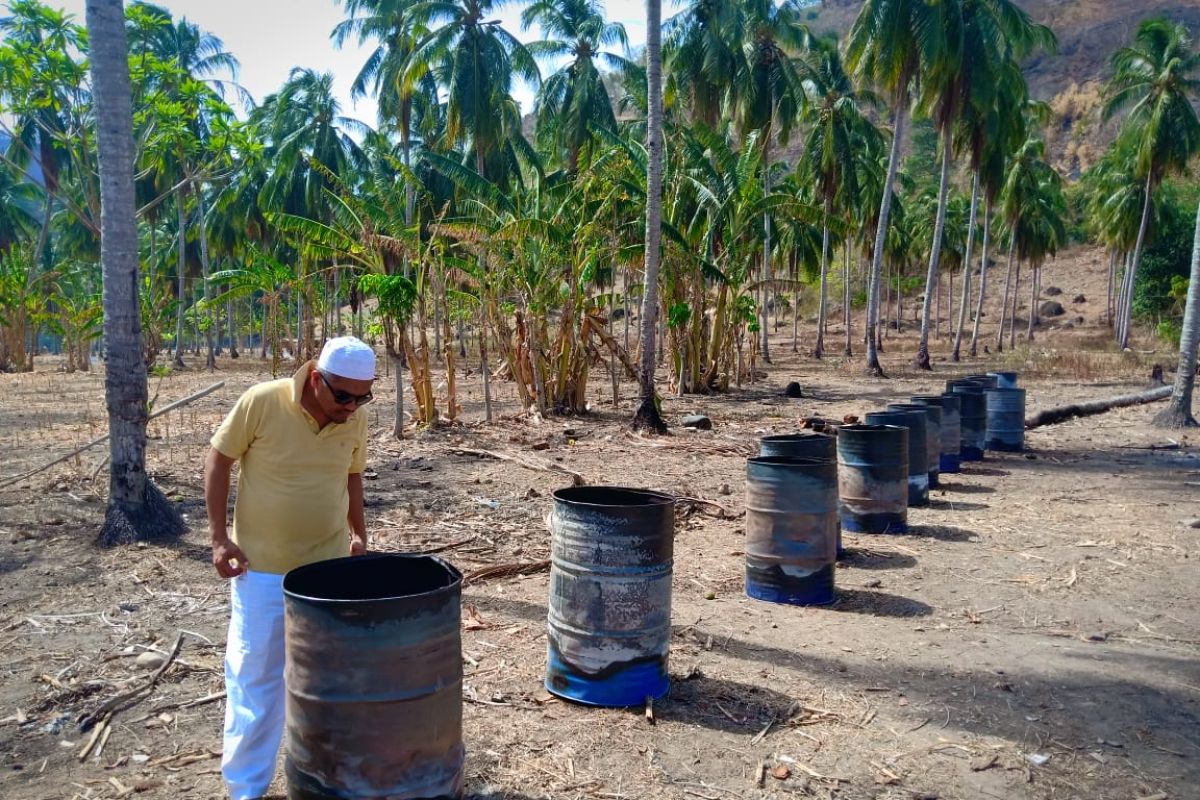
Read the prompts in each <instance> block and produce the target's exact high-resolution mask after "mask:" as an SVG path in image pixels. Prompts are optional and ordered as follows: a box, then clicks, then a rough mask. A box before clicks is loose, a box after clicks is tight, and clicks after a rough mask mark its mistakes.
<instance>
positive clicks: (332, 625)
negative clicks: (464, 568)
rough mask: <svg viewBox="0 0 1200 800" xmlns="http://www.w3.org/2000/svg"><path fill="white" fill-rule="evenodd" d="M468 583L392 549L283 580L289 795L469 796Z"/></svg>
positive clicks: (441, 566) (299, 799)
mask: <svg viewBox="0 0 1200 800" xmlns="http://www.w3.org/2000/svg"><path fill="white" fill-rule="evenodd" d="M461 582H462V576H461V575H460V574H459V572H458V570H456V569H455V568H454V567H452V566H450V565H449V564H448V563H446V562H445V561H442V560H441V559H438V558H433V557H431V556H406V555H399V554H391V553H380V554H371V555H366V556H358V557H351V558H338V559H333V560H331V561H321V562H317V563H314V564H309V565H307V566H304V567H300V568H298V569H294V570H292V571H291V572H289V573H288V574H287V575H286V576H284V579H283V591H284V598H285V600H284V608H285V610H284V629H285V632H286V640H287V645H286V654H287V655H286V681H287V767H286V771H287V778H288V797H289V798H290V800H327V799H328V798H355V800H358V799H359V798H381V799H382V798H387V800H417V799H418V798H420V799H422V800H428V799H432V798H457V797H460V796H461V795H462V789H463V755H464V749H463V739H462V642H461V638H460V633H459V631H460V625H461V622H460V617H461V614H460V609H461Z"/></svg>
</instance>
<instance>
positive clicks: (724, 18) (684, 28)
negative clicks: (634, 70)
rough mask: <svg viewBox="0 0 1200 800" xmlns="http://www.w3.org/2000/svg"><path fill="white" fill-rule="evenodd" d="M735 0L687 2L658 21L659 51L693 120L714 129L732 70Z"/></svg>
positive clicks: (735, 13) (719, 117) (727, 91)
mask: <svg viewBox="0 0 1200 800" xmlns="http://www.w3.org/2000/svg"><path fill="white" fill-rule="evenodd" d="M738 13H739V4H738V3H736V2H734V0H692V2H691V3H690V4H689V5H688V6H687V8H685V9H684V10H683V11H681V12H680V13H678V14H676V15H675V16H673V17H671V18H670V19H669V20H667V21H666V23H664V25H663V33H664V35H665V36H666V40H665V41H664V43H663V55H664V58H665V59H666V63H667V67H668V71H669V72H670V76H671V81H672V83H673V85H674V88H675V90H676V91H677V92H678V93H679V94H680V95H681V96H682V97H683V98H685V100H684V102H685V103H686V105H687V107H688V110H689V112H690V115H691V119H692V121H693V122H703V123H704V124H705V125H707V126H708V127H709V128H711V129H714V130H715V129H716V128H717V127H718V122H719V120H720V119H721V113H722V111H723V110H724V109H725V107H726V106H725V104H726V100H727V97H728V93H729V87H730V86H731V85H732V84H733V81H734V73H735V71H736V69H737V55H738V48H737V43H736V42H735V41H733V40H732V36H733V35H734V34H735V32H736V31H737V29H738Z"/></svg>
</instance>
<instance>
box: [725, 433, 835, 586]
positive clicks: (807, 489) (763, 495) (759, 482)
mask: <svg viewBox="0 0 1200 800" xmlns="http://www.w3.org/2000/svg"><path fill="white" fill-rule="evenodd" d="M837 498H838V492H837V464H836V463H835V462H833V461H829V460H827V459H802V458H784V457H780V456H757V457H754V458H751V459H748V461H747V464H746V546H745V549H746V595H747V596H749V597H752V598H754V599H756V600H766V601H768V602H771V603H787V604H789V605H824V604H826V603H832V602H833V599H834V596H833V573H834V564H835V562H836V558H837V532H838V519H837Z"/></svg>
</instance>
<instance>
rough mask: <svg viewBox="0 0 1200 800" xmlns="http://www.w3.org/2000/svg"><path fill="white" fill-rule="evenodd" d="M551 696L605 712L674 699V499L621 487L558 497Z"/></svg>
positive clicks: (552, 570) (553, 554) (553, 547)
mask: <svg viewBox="0 0 1200 800" xmlns="http://www.w3.org/2000/svg"><path fill="white" fill-rule="evenodd" d="M553 496H554V511H553V516H552V534H551V539H550V613H549V619H548V626H549V644H548V651H549V653H548V661H547V667H546V688H547V689H548V690H549V691H550V692H552V693H554V694H556V695H559V696H560V697H565V698H567V699H569V700H574V701H576V702H579V703H586V704H588V705H596V706H633V705H641V704H642V703H644V702H645V700H646V698H647V697H652V698H658V697H661V696H662V695H663V694H665V693H666V691H667V688H668V686H669V681H668V678H667V651H668V650H669V649H670V645H671V573H672V568H673V561H672V558H673V549H674V537H675V501H674V498H672V497H670V496H668V495H665V494H660V493H658V492H649V491H644V490H641V489H628V488H625V487H620V486H578V487H573V488H570V489H559V490H558V491H556V492H554V495H553Z"/></svg>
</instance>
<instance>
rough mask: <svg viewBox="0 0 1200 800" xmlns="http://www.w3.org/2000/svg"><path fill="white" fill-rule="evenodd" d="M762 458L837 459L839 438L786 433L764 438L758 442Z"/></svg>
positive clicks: (825, 434) (813, 434)
mask: <svg viewBox="0 0 1200 800" xmlns="http://www.w3.org/2000/svg"><path fill="white" fill-rule="evenodd" d="M758 454H759V455H760V456H783V457H785V458H827V459H829V460H830V461H832V460H834V459H835V458H836V457H837V438H836V437H834V436H830V435H829V434H827V433H784V434H776V435H772V436H764V437H762V438H761V439H759V440H758Z"/></svg>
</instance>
